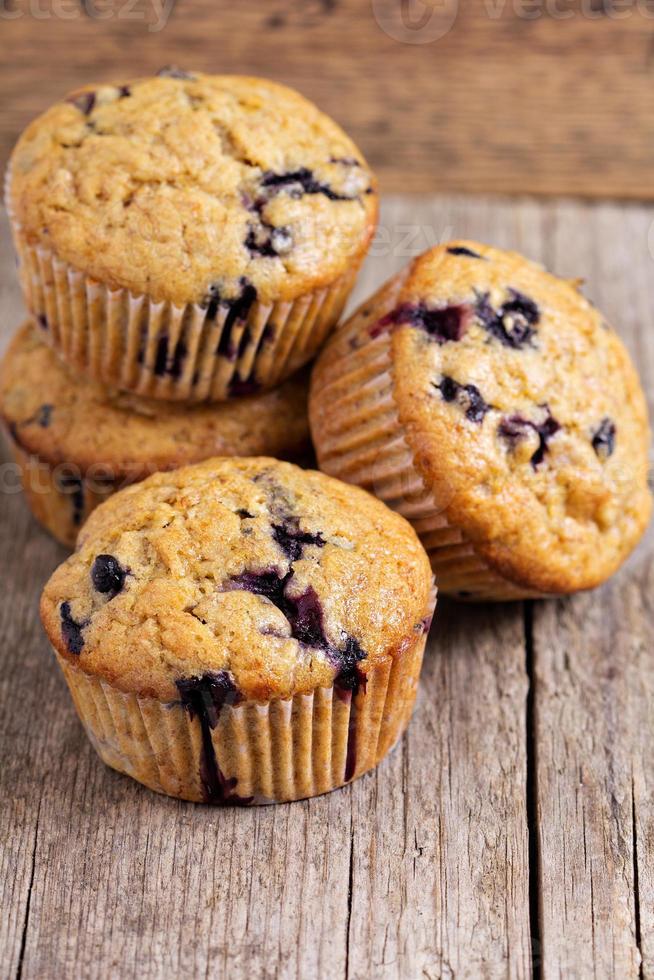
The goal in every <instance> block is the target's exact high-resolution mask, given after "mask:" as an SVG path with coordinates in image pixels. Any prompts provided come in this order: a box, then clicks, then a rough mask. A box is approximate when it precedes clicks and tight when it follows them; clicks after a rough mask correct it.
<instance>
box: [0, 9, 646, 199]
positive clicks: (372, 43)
mask: <svg viewBox="0 0 654 980" xmlns="http://www.w3.org/2000/svg"><path fill="white" fill-rule="evenodd" d="M162 2H163V0H156V4H157V7H161V6H162ZM165 2H166V4H167V5H168V6H169V7H172V15H171V17H170V20H169V21H168V23H167V24H166V26H165V28H164V29H163V30H159V31H156V30H151V28H153V27H156V26H157V18H156V17H155V16H154V13H153V12H154V10H155V0H129V4H128V3H127V0H107V2H104V0H103V2H102V3H100V2H95V0H84V2H83V3H82V0H39V2H38V4H37V3H36V0H12V3H11V4H9V3H7V4H6V8H11V9H10V10H9V15H8V14H7V10H6V9H3V10H2V12H0V20H1V21H2V38H3V60H2V66H1V67H0V85H1V86H2V92H3V107H4V108H3V114H2V118H1V119H0V160H1V161H4V160H5V159H6V156H7V153H8V151H9V148H10V146H11V145H12V143H13V142H14V140H15V138H16V136H17V134H18V132H19V131H20V129H21V128H22V127H23V126H24V125H25V123H26V122H27V121H28V119H30V118H31V117H32V116H33V115H35V114H36V113H37V112H39V111H41V110H42V109H44V108H45V107H46V106H47V105H48V104H49V103H50V102H51V101H52V100H53V99H54V98H55V97H56V96H57V95H63V94H64V93H65V92H66V91H68V90H70V89H73V88H75V87H77V86H79V85H80V84H81V83H85V82H89V81H95V80H97V81H107V80H112V79H116V78H117V77H118V78H122V77H124V76H126V75H127V76H132V75H133V74H134V73H135V72H137V73H138V72H142V73H148V72H152V71H156V70H157V69H158V68H159V67H161V66H162V65H163V64H166V63H169V62H183V63H184V64H186V65H188V66H191V67H196V68H198V69H204V70H207V71H216V70H219V71H225V72H241V73H250V74H260V75H265V76H269V77H271V78H275V79H278V80H280V81H286V82H287V83H288V84H290V85H293V86H295V87H297V88H299V89H300V90H301V91H303V92H305V93H306V94H307V95H308V96H309V97H310V98H313V99H315V100H316V101H317V102H318V103H319V104H320V105H321V106H323V107H324V109H325V110H326V111H328V112H330V113H331V114H332V115H334V116H335V117H336V118H337V119H339V120H340V121H341V122H342V123H343V125H344V126H345V127H346V128H347V129H348V130H350V131H351V132H352V135H353V136H354V137H355V139H356V140H357V141H358V142H359V143H360V144H361V146H362V148H363V149H364V151H365V152H366V153H367V155H368V157H369V159H370V161H371V163H372V164H373V166H374V167H375V168H376V169H377V170H378V171H379V173H380V176H381V178H382V185H383V187H384V190H385V192H387V193H388V192H392V191H398V192H403V193H405V192H411V193H435V192H439V193H443V192H449V191H467V192H471V191H474V192H479V191H482V192H498V193H509V194H515V193H521V192H530V193H537V194H578V195H584V196H597V197H603V196H612V197H631V198H644V199H645V198H651V197H652V193H653V192H652V186H653V185H652V180H651V172H652V164H653V158H654V146H653V144H652V140H651V139H650V138H649V135H648V134H650V133H651V121H652V120H651V71H650V69H651V62H652V40H651V37H652V31H651V25H652V16H653V15H654V8H653V7H652V4H651V3H650V2H649V0H627V2H626V3H625V2H622V0H620V3H618V2H615V3H614V2H610V0H570V2H569V3H568V2H565V0H556V2H554V0H467V2H466V3H459V2H458V0H447V2H433V0H424V2H423V0H411V2H409V3H401V4H400V3H396V2H395V0H371V2H366V3H361V2H360V0H293V2H287V3H283V2H281V0H279V2H278V3H274V4H270V3H263V2H261V0H243V2H242V3H239V4H237V5H235V4H231V3H228V2H227V0H165ZM62 8H63V9H64V11H65V12H67V13H69V14H72V18H71V17H67V18H66V19H63V18H62V17H61V16H48V14H49V13H50V14H51V13H52V12H53V11H54V10H57V9H59V10H61V9H62ZM96 9H97V10H98V11H99V12H100V13H99V16H98V17H96V18H94V17H93V16H87V15H84V14H82V13H81V11H82V10H86V11H87V12H88V13H89V14H92V13H93V11H94V10H96ZM34 10H36V11H37V12H38V13H39V16H38V17H37V16H34V15H33V13H30V11H34ZM403 18H404V20H403ZM407 23H412V24H414V25H418V24H420V23H424V27H423V29H422V32H421V31H420V30H416V29H412V28H411V27H408V28H407V27H406V24H407ZM406 41H411V42H416V41H419V42H421V43H406ZM422 42H424V43H422ZM616 147H618V148H619V150H616Z"/></svg>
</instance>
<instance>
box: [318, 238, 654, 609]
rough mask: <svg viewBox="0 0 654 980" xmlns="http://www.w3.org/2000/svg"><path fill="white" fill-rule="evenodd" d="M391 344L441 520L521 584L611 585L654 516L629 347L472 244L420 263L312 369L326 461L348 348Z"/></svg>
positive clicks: (525, 266) (406, 428)
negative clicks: (382, 342)
mask: <svg viewBox="0 0 654 980" xmlns="http://www.w3.org/2000/svg"><path fill="white" fill-rule="evenodd" d="M382 334H383V335H384V336H390V368H389V369H388V370H390V383H391V385H392V397H393V401H394V404H395V406H396V409H397V414H398V416H399V420H400V422H401V426H402V430H403V433H404V437H405V438H406V441H407V443H408V444H409V446H410V449H411V453H412V457H413V465H414V467H415V470H416V471H417V472H418V473H419V474H420V476H421V477H422V481H423V484H424V486H425V490H426V492H427V493H429V494H431V495H432V497H433V499H434V512H435V513H442V514H444V515H445V517H446V519H447V524H448V526H449V527H451V528H454V529H458V530H459V531H460V532H461V533H462V534H463V536H464V539H465V541H467V542H469V543H471V545H472V546H473V548H474V551H475V552H476V553H477V555H478V556H480V557H481V558H482V559H483V560H484V561H485V562H486V563H487V564H488V565H489V566H490V568H491V569H492V570H494V571H497V572H498V573H499V574H500V575H501V576H503V577H504V578H506V579H507V580H509V582H511V583H514V584H516V585H518V586H519V587H520V588H522V589H524V590H528V591H532V592H536V593H566V592H572V591H576V590H578V589H585V588H591V587H593V586H595V585H597V584H599V583H600V582H602V581H604V580H605V579H606V578H608V577H609V576H610V575H611V574H612V573H613V572H614V571H615V570H616V569H617V568H618V567H619V566H620V564H621V563H622V562H623V561H624V560H625V558H626V557H627V556H628V555H629V553H630V552H631V551H632V549H633V548H634V547H635V545H636V543H637V542H638V540H639V539H640V537H641V536H642V534H643V532H644V529H645V528H646V526H647V524H648V521H649V518H650V514H651V495H650V492H649V489H648V485H647V474H648V451H649V443H650V434H649V426H648V420H647V410H646V403H645V398H644V395H643V392H642V389H641V386H640V382H639V380H638V376H637V374H636V371H635V369H634V367H633V365H632V363H631V361H630V359H629V356H628V354H627V352H626V350H625V348H624V345H623V344H622V343H621V341H620V340H619V338H618V337H617V336H616V334H615V333H614V332H613V331H612V330H611V329H610V328H609V327H608V325H607V324H606V322H605V321H604V319H603V318H602V316H601V314H600V313H599V312H598V311H597V310H596V309H595V308H594V307H593V306H592V305H591V304H590V303H589V302H588V300H586V299H585V298H584V296H583V295H582V294H581V293H580V291H579V288H578V284H577V283H571V282H566V281H563V280H561V279H558V278H556V277H555V276H552V275H550V274H549V273H547V272H545V271H544V270H543V269H542V268H541V267H539V266H537V265H535V264H534V263H531V262H529V261H527V260H526V259H524V258H523V257H521V256H520V255H517V254H516V253H511V252H503V251H500V250H499V249H494V248H490V247H488V246H484V245H481V244H479V243H476V242H469V241H456V242H450V243H448V244H447V245H443V246H439V247H437V248H434V249H432V250H431V251H429V252H426V253H425V254H424V255H422V256H420V257H419V258H417V259H416V260H415V261H414V262H413V263H412V264H411V265H410V266H409V267H407V269H405V270H404V271H403V273H402V275H401V276H399V277H396V278H395V279H394V280H392V281H390V282H389V283H388V284H386V286H385V287H383V288H382V289H381V290H380V291H379V293H378V294H377V295H376V296H375V297H373V298H372V299H371V300H369V301H368V302H366V303H364V304H363V305H362V307H361V308H360V309H359V310H358V311H357V312H356V313H355V314H354V316H353V317H352V318H351V319H350V321H348V323H346V324H345V325H344V326H343V327H342V329H341V330H340V331H339V332H338V333H337V335H336V336H335V337H334V338H333V340H332V341H331V342H330V343H329V344H328V346H327V348H326V349H325V351H324V352H323V354H322V355H321V357H320V359H319V361H318V364H317V366H316V369H315V371H314V376H313V381H312V396H311V399H310V415H311V422H312V432H313V437H314V443H315V445H316V449H317V452H318V458H319V460H321V455H322V450H323V446H327V445H328V444H329V442H330V440H332V441H334V439H336V445H338V439H337V438H336V437H335V436H334V433H337V432H339V433H342V432H344V431H345V429H344V428H343V425H344V423H343V420H342V419H341V418H340V417H338V418H337V417H336V416H337V415H339V413H342V411H343V406H344V404H345V402H344V401H343V400H340V401H339V388H338V385H339V382H338V377H341V376H344V375H345V374H346V367H345V360H346V359H347V350H348V348H349V349H351V350H355V351H360V350H361V349H362V348H365V347H366V345H368V346H371V345H373V344H374V342H375V338H378V337H380V336H381V335H382ZM344 359H345V360H344ZM384 370H387V368H386V367H384ZM347 384H349V385H350V386H351V385H352V384H353V378H352V377H351V376H348V377H347ZM322 393H324V397H322V396H321V395H322ZM344 397H345V393H344V392H343V398H344ZM327 402H328V403H330V404H331V405H334V406H335V408H334V410H333V417H332V416H331V415H330V405H329V404H327ZM350 409H351V411H352V412H353V413H356V411H357V408H356V398H355V396H354V395H353V401H352V403H351V406H350ZM371 424H372V422H371ZM379 453H380V454H381V455H383V449H382V448H381V446H380V449H379ZM334 458H335V460H337V457H334ZM345 462H346V460H345V457H343V459H342V461H341V462H338V460H337V461H336V462H335V463H334V470H333V471H334V472H336V471H337V470H338V468H339V466H341V467H344V466H345ZM459 550H461V551H462V552H463V551H464V549H463V548H462V547H460V548H459ZM453 554H454V552H453ZM452 561H455V559H454V557H453V558H452ZM453 567H454V566H453Z"/></svg>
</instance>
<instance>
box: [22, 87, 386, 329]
mask: <svg viewBox="0 0 654 980" xmlns="http://www.w3.org/2000/svg"><path fill="white" fill-rule="evenodd" d="M9 188H10V189H9V206H10V211H11V212H12V214H13V216H14V219H15V221H16V222H17V223H18V225H19V226H20V227H21V228H22V232H23V233H24V234H25V235H26V236H27V237H28V239H29V241H30V242H31V244H32V245H34V244H37V245H40V246H44V247H46V248H49V249H51V250H52V251H53V252H54V253H55V254H56V255H57V256H58V257H59V258H61V259H63V260H64V261H65V262H68V263H69V264H70V265H71V266H73V267H74V268H78V269H81V270H82V271H83V272H84V273H85V274H87V275H88V276H89V277H90V278H91V279H95V280H97V281H99V282H102V283H105V284H107V285H108V286H109V287H110V288H112V289H116V288H119V287H120V288H124V289H128V290H130V291H131V292H132V293H134V294H147V295H148V296H149V297H151V298H152V299H153V300H154V301H155V302H159V301H163V300H169V301H170V302H172V303H174V304H182V305H183V304H185V303H197V304H201V305H202V306H204V307H205V308H207V309H209V310H211V308H212V306H215V307H217V306H219V305H225V306H227V307H229V308H230V309H231V307H232V306H233V305H234V304H236V303H241V304H242V303H244V302H247V301H248V298H249V297H257V298H258V299H259V301H261V302H263V303H266V302H269V301H275V300H280V299H281V300H293V299H295V298H297V297H298V296H301V295H303V294H305V293H309V292H312V291H314V290H316V289H320V288H322V287H323V286H326V285H329V284H330V283H332V282H334V281H335V280H336V279H338V278H339V277H340V276H341V275H342V274H344V273H345V272H346V271H347V269H348V267H349V266H350V265H351V264H352V263H353V262H356V261H357V260H358V259H359V258H360V257H361V256H362V255H363V254H364V252H365V249H366V247H367V245H368V242H369V240H370V237H371V235H372V233H373V230H374V226H375V222H376V214H377V204H376V194H375V183H374V179H373V177H372V174H371V173H370V171H369V169H368V167H367V165H366V162H365V160H364V159H363V157H362V156H361V154H360V152H359V151H358V149H357V148H356V146H355V145H354V144H353V143H352V141H351V140H350V139H349V138H348V137H347V136H346V135H345V133H344V132H343V131H342V130H341V129H340V127H339V126H338V125H337V124H336V123H335V122H333V121H332V120H331V119H329V118H328V117H327V116H325V115H324V114H323V113H321V112H320V111H319V110H318V109H317V108H316V107H315V106H314V105H312V104H311V103H310V102H308V101H307V100H306V99H304V98H303V97H302V96H300V95H299V94H298V93H296V92H294V91H293V90H291V89H288V88H286V87H284V86H282V85H277V84H275V83H273V82H269V81H266V80H263V79H257V78H247V77H241V76H210V75H200V74H198V75H195V74H191V73H187V72H178V73H175V74H165V75H160V76H158V77H155V78H145V79H138V80H136V81H132V82H129V83H127V84H121V85H100V86H96V87H94V88H87V89H84V90H81V91H79V92H77V93H73V94H72V95H71V96H70V97H69V98H68V99H66V100H65V101H63V102H60V103H58V104H57V105H55V106H53V107H52V108H51V109H49V110H48V111H47V112H46V113H44V114H43V115H42V116H40V117H39V118H38V119H36V120H35V121H34V122H33V123H32V124H31V125H30V126H29V127H28V128H27V129H26V131H25V132H24V133H23V135H22V136H21V138H20V140H19V142H18V144H17V146H16V149H15V150H14V153H13V156H12V159H11V180H10V185H9ZM250 302H251V300H250Z"/></svg>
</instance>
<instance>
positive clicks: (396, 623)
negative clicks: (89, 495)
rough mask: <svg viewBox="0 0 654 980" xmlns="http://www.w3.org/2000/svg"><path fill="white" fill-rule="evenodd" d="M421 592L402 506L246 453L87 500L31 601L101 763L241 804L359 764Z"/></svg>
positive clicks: (425, 588) (423, 616)
mask: <svg viewBox="0 0 654 980" xmlns="http://www.w3.org/2000/svg"><path fill="white" fill-rule="evenodd" d="M433 601H434V599H433V594H432V575H431V569H430V567H429V560H428V559H427V556H426V554H425V552H424V550H423V548H422V547H421V545H420V543H419V541H418V538H417V537H416V535H415V533H414V532H413V530H412V529H411V527H410V525H409V524H408V523H407V522H406V521H405V520H404V519H403V518H401V517H400V516H399V515H398V514H394V513H393V512H392V511H390V510H388V508H387V507H385V506H384V504H382V503H381V502H380V501H378V500H375V499H374V498H373V497H371V496H370V495H369V494H367V493H365V492H364V491H362V490H359V489H358V488H355V487H350V486H347V485H346V484H343V483H340V482H339V481H337V480H333V479H331V478H330V477H328V476H325V475H324V474H322V473H317V472H315V471H310V470H301V469H299V468H298V467H296V466H293V465H292V464H290V463H279V462H277V461H276V460H272V459H266V458H262V457H260V458H256V459H213V460H209V461H206V462H204V463H199V464H196V465H195V466H189V467H185V468H182V469H179V470H175V471H174V472H172V473H157V474H155V475H154V476H151V477H150V478H149V479H147V480H145V481H144V482H143V483H140V484H138V485H136V486H132V487H128V488H127V489H125V490H122V491H121V492H120V493H118V494H116V495H115V496H114V497H112V498H111V499H110V500H108V501H107V502H106V503H104V504H102V505H101V506H100V507H98V508H97V510H96V511H95V512H94V513H93V514H92V515H91V517H90V518H89V520H88V521H87V523H86V525H85V526H84V528H83V529H82V531H81V533H80V536H79V539H78V547H77V551H76V552H75V553H74V554H73V555H72V556H71V557H70V558H69V559H68V560H67V561H66V562H65V563H64V564H63V565H61V566H60V567H59V568H58V569H57V571H56V572H55V573H54V575H53V576H52V578H51V579H50V581H49V582H48V584H47V585H46V588H45V591H44V593H43V597H42V602H41V615H42V618H43V623H44V625H45V629H46V631H47V633H48V636H49V638H50V640H51V642H52V644H53V646H54V648H55V652H56V654H57V657H58V660H59V663H60V665H61V667H62V669H63V672H64V674H65V676H66V680H67V681H68V684H69V686H70V689H71V692H72V695H73V698H74V700H75V704H76V706H77V710H78V712H79V715H80V718H81V719H82V722H83V723H84V725H85V727H86V730H87V732H88V734H89V736H90V738H91V741H92V742H93V744H94V745H95V747H96V749H97V751H98V752H99V754H100V756H101V757H102V759H103V760H104V761H105V762H106V763H108V765H110V766H113V767H114V768H115V769H118V770H120V771H121V772H125V773H128V774H129V775H131V776H133V777H134V778H135V779H137V780H139V781H140V782H142V783H145V785H146V786H149V787H150V788H151V789H155V790H158V791H160V792H164V793H169V794H171V795H173V796H179V797H182V798H184V799H190V800H206V801H207V802H212V803H223V802H228V801H232V802H240V803H244V802H271V801H282V800H293V799H298V798H301V797H307V796H313V795H315V794H317V793H323V792H326V791H327V790H330V789H334V788H335V787H337V786H340V785H342V784H343V783H346V782H348V781H349V780H350V779H352V778H353V777H355V776H358V775H360V774H361V773H363V772H365V771H366V770H368V769H370V768H372V767H373V766H374V765H376V763H377V762H378V761H379V760H380V759H381V758H382V757H383V756H384V755H385V753H386V752H387V751H388V750H389V748H390V747H391V746H392V745H393V744H394V742H395V741H396V740H397V738H398V737H399V735H400V734H401V733H402V731H403V730H404V728H405V727H406V725H407V723H408V721H409V717H410V715H411V710H412V707H413V702H414V698H415V693H416V686H417V680H418V674H419V672H420V665H421V661H422V655H423V650H424V646H425V637H426V632H427V629H428V625H429V621H430V617H431V613H432V611H433Z"/></svg>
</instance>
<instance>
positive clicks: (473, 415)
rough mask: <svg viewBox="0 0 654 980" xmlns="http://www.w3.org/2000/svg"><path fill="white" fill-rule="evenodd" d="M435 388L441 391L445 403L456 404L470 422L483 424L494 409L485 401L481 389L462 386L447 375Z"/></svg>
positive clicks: (473, 386)
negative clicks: (486, 416) (488, 413)
mask: <svg viewBox="0 0 654 980" xmlns="http://www.w3.org/2000/svg"><path fill="white" fill-rule="evenodd" d="M434 387H435V388H436V389H437V390H438V391H440V393H441V395H442V396H443V400H444V401H446V402H456V404H457V405H459V407H460V408H461V409H463V411H464V412H465V416H466V418H467V419H468V420H469V421H470V422H477V423H480V422H483V421H484V417H485V415H486V413H487V412H490V410H491V408H492V406H491V405H488V404H487V403H486V402H485V401H484V398H483V396H482V394H481V392H480V391H479V388H477V387H476V386H475V385H462V384H459V382H458V381H455V380H454V378H450V377H447V375H445V376H444V377H443V380H442V381H441V382H440V384H435V385H434Z"/></svg>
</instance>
